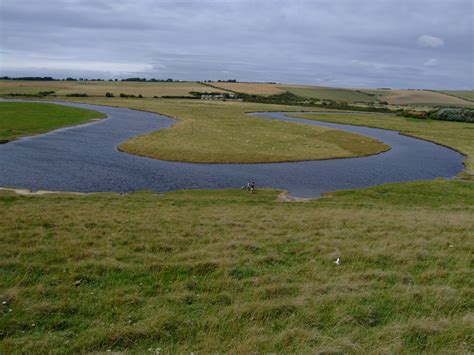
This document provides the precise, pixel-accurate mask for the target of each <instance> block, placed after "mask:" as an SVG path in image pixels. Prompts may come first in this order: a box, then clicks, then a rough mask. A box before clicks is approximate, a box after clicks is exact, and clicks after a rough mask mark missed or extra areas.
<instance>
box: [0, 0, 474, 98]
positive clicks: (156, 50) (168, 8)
mask: <svg viewBox="0 0 474 355" xmlns="http://www.w3.org/2000/svg"><path fill="white" fill-rule="evenodd" d="M473 3H474V2H473V1H472V0H174V1H173V0H47V1H38V0H0V76H4V75H8V76H53V77H57V78H65V77H68V76H70V77H84V78H104V79H110V78H119V79H120V78H126V77H137V76H138V77H145V78H161V79H166V78H173V79H179V80H219V79H220V80H227V79H236V80H238V81H270V82H281V83H301V84H313V85H323V86H340V87H392V88H428V89H472V88H473V81H474V79H473V71H474V64H473V63H474V55H473V46H474V38H473V20H474V9H473Z"/></svg>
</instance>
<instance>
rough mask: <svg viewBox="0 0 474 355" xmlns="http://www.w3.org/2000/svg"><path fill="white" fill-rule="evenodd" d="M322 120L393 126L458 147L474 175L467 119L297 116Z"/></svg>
mask: <svg viewBox="0 0 474 355" xmlns="http://www.w3.org/2000/svg"><path fill="white" fill-rule="evenodd" d="M295 117H302V118H306V119H314V120H319V121H327V122H335V123H344V124H352V125H357V126H369V127H376V128H384V129H393V130H398V131H400V132H403V133H405V134H408V135H410V136H414V137H418V138H423V139H426V140H429V141H433V142H435V143H439V144H443V145H446V146H448V147H451V148H454V149H457V150H458V151H460V152H462V153H463V154H465V155H466V156H467V157H466V160H465V164H466V173H467V174H470V175H471V176H473V175H474V125H473V124H472V123H464V122H446V121H436V120H423V119H416V118H404V117H399V116H395V115H378V114H370V115H363V114H362V115H359V114H357V115H311V114H304V115H295Z"/></svg>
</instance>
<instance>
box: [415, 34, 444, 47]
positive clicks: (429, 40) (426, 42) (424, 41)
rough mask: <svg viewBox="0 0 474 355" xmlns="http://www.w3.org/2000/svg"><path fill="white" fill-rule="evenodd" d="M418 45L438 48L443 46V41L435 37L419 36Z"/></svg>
mask: <svg viewBox="0 0 474 355" xmlns="http://www.w3.org/2000/svg"><path fill="white" fill-rule="evenodd" d="M418 45H419V46H420V47H429V48H438V47H441V46H442V45H444V40H443V39H442V38H439V37H435V36H429V35H421V36H420V37H418Z"/></svg>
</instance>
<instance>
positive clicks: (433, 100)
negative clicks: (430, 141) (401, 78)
mask: <svg viewBox="0 0 474 355" xmlns="http://www.w3.org/2000/svg"><path fill="white" fill-rule="evenodd" d="M361 91H362V92H367V93H369V94H375V95H376V96H377V97H378V99H379V100H381V101H387V102H388V103H389V104H392V105H417V106H423V105H427V106H435V105H453V106H471V105H473V103H472V102H469V101H466V100H464V99H462V98H460V97H454V96H450V95H446V94H443V93H441V92H435V91H429V90H361Z"/></svg>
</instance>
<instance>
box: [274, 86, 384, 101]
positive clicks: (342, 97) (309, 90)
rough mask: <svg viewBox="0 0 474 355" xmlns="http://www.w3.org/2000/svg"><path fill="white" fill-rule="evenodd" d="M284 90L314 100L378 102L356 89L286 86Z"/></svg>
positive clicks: (370, 95) (371, 95)
mask: <svg viewBox="0 0 474 355" xmlns="http://www.w3.org/2000/svg"><path fill="white" fill-rule="evenodd" d="M282 89H284V90H285V91H289V92H291V93H293V94H295V95H298V96H303V97H308V98H312V99H320V100H324V99H326V100H334V101H345V102H365V103H367V102H376V101H377V99H376V97H375V95H373V94H368V93H364V92H362V91H360V90H356V89H339V88H327V87H316V86H284V87H282Z"/></svg>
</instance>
